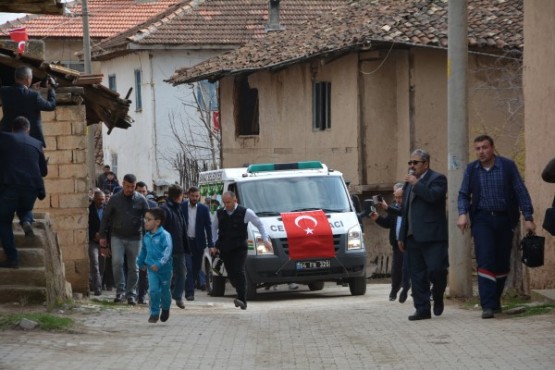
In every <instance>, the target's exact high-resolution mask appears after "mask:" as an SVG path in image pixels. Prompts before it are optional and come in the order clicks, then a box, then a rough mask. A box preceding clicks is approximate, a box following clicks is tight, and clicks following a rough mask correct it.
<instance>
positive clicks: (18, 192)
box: [0, 185, 37, 264]
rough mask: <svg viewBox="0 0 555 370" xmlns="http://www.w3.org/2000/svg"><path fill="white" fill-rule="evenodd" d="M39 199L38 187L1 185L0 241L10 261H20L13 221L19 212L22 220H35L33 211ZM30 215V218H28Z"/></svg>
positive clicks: (14, 262) (15, 262)
mask: <svg viewBox="0 0 555 370" xmlns="http://www.w3.org/2000/svg"><path fill="white" fill-rule="evenodd" d="M36 199H37V189H35V188H32V187H28V186H21V185H1V186H0V241H2V246H3V247H4V252H5V253H6V258H7V259H8V261H9V262H10V263H13V264H17V263H19V257H18V253H17V249H16V248H15V238H14V235H13V227H12V222H13V219H14V214H15V213H16V212H17V215H18V217H20V222H23V221H29V222H32V221H33V215H32V213H31V211H32V210H33V206H34V205H35V200H36ZM29 215H30V218H31V219H30V220H29V219H28V217H29Z"/></svg>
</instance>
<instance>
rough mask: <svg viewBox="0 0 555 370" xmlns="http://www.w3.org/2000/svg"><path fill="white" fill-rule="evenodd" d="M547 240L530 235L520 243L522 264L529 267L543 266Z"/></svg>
mask: <svg viewBox="0 0 555 370" xmlns="http://www.w3.org/2000/svg"><path fill="white" fill-rule="evenodd" d="M544 244H545V238H544V237H543V236H537V235H532V234H528V235H526V236H525V237H524V238H522V240H521V241H520V249H522V263H524V264H525V265H526V266H528V267H539V266H543V252H544Z"/></svg>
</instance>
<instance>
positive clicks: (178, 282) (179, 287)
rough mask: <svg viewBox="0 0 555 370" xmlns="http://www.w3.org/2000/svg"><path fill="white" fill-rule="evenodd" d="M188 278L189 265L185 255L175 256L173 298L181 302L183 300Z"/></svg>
mask: <svg viewBox="0 0 555 370" xmlns="http://www.w3.org/2000/svg"><path fill="white" fill-rule="evenodd" d="M186 277H187V265H186V262H185V254H184V253H182V254H174V255H173V291H172V298H173V299H175V300H177V301H180V300H182V299H183V292H184V291H185V279H186Z"/></svg>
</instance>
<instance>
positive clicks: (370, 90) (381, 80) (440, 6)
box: [172, 0, 523, 265]
mask: <svg viewBox="0 0 555 370" xmlns="http://www.w3.org/2000/svg"><path fill="white" fill-rule="evenodd" d="M410 3H411V4H412V6H413V7H411V6H410V4H407V3H403V4H400V3H399V2H387V1H386V2H383V3H380V5H381V6H377V5H376V4H375V3H372V2H363V1H361V2H359V3H357V4H354V5H351V6H349V7H345V8H342V9H338V10H337V11H336V12H334V13H332V14H329V15H328V16H327V17H323V18H321V19H317V20H314V21H312V22H309V23H308V24H307V25H306V26H305V28H304V30H303V32H295V31H287V30H286V31H283V32H282V33H276V34H275V35H271V36H268V37H267V38H265V39H264V40H262V41H261V42H258V43H249V44H247V45H245V46H244V47H242V48H240V49H237V50H236V51H234V52H232V53H228V54H226V55H222V56H218V57H216V58H214V59H212V60H209V61H208V62H205V63H203V64H201V65H198V66H195V67H193V68H188V69H181V70H178V71H176V74H175V75H174V76H173V77H172V82H173V83H174V84H175V85H177V86H179V85H180V84H181V83H184V82H187V83H190V82H192V81H197V80H201V79H209V80H217V81H219V84H220V85H219V89H220V99H221V101H220V120H221V126H222V158H223V163H222V166H223V167H236V166H241V165H243V164H244V163H260V162H262V163H264V162H294V161H301V160H321V161H323V162H325V163H326V164H327V165H328V166H329V167H330V168H334V169H337V170H340V171H341V172H343V173H344V174H345V178H346V180H347V181H349V182H350V190H351V192H352V193H354V194H362V196H363V197H367V196H369V195H373V194H377V193H381V194H384V195H388V194H391V189H392V186H393V184H394V183H395V182H398V181H399V180H401V179H403V178H404V176H405V174H406V171H407V168H408V166H407V160H408V159H409V157H410V152H411V151H412V150H414V149H416V148H422V149H425V150H427V151H429V152H430V154H431V167H432V168H433V169H435V170H438V171H440V172H443V173H447V65H448V63H447V50H446V46H447V41H446V33H447V15H446V11H447V4H445V3H437V4H436V3H433V4H432V3H429V2H422V1H413V2H410ZM469 10H470V16H469V20H470V22H471V26H474V27H473V28H474V29H479V30H480V32H483V33H472V32H470V33H469V50H470V52H469V54H468V64H469V74H468V78H469V81H468V86H469V92H468V93H469V107H468V108H469V141H470V142H472V139H473V138H474V137H475V136H477V135H478V134H482V133H487V134H490V135H491V136H493V137H494V138H495V139H496V147H497V149H498V151H499V153H500V154H503V155H505V156H508V157H512V158H515V159H517V160H519V158H520V157H521V156H522V153H523V136H522V133H523V110H522V91H521V85H520V76H521V59H520V57H521V53H522V37H521V36H520V37H519V36H518V35H519V34H520V35H521V33H522V32H521V30H522V4H521V3H520V5H519V4H518V2H515V3H512V4H507V3H501V2H500V3H497V2H496V3H495V4H490V3H488V2H485V1H481V0H475V1H470V2H469ZM478 11H479V12H478ZM476 12H478V13H476ZM480 12H481V13H480ZM488 12H489V13H488ZM493 14H496V16H495V17H493V16H492V15H493ZM500 14H502V15H503V16H504V17H506V19H508V20H510V22H507V23H506V24H499V23H498V22H501V23H503V22H505V21H500V18H499V17H498V16H499V15H500ZM488 15H489V16H488ZM472 22H473V23H472ZM430 25H433V26H430ZM495 29H498V30H499V29H502V30H503V33H501V31H497V33H495V32H491V30H495ZM253 104H257V105H256V108H255V109H252V108H249V106H252V105H253ZM470 150H471V148H469V155H470V158H471V159H473V158H474V154H473V153H470ZM521 164H523V162H522V163H521ZM454 186H459V184H456V185H454ZM366 226H367V229H365V231H366V238H367V239H366V245H367V247H368V250H369V256H370V261H375V263H376V264H377V265H380V264H382V262H380V261H383V259H384V258H385V257H384V256H387V255H389V254H390V247H389V244H388V241H387V235H386V233H382V232H377V229H374V228H375V226H374V225H373V224H369V225H366ZM370 236H372V237H370Z"/></svg>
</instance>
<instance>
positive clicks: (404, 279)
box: [370, 182, 410, 303]
mask: <svg viewBox="0 0 555 370" xmlns="http://www.w3.org/2000/svg"><path fill="white" fill-rule="evenodd" d="M393 196H394V197H395V202H394V203H393V204H391V205H388V204H387V203H386V201H385V200H384V199H383V197H382V196H381V195H378V196H375V197H376V199H375V200H373V203H374V204H375V205H376V207H378V208H380V209H382V210H384V211H385V212H387V214H386V215H385V216H381V215H380V214H378V212H372V213H370V219H372V221H374V222H376V224H378V225H379V226H381V227H383V228H386V229H389V242H390V243H391V247H392V248H393V262H392V263H391V292H390V293H389V300H390V301H395V300H396V299H397V293H398V292H399V290H401V288H402V290H401V294H400V295H399V303H405V301H406V300H407V296H408V291H409V289H410V277H409V271H408V261H405V260H406V258H405V257H406V255H405V253H404V252H403V251H402V250H401V249H399V245H398V243H397V241H398V239H399V231H400V229H401V221H402V217H401V205H402V203H403V183H402V182H398V183H396V184H395V185H393Z"/></svg>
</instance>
